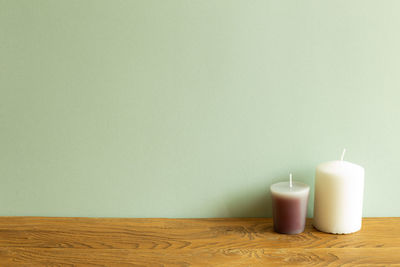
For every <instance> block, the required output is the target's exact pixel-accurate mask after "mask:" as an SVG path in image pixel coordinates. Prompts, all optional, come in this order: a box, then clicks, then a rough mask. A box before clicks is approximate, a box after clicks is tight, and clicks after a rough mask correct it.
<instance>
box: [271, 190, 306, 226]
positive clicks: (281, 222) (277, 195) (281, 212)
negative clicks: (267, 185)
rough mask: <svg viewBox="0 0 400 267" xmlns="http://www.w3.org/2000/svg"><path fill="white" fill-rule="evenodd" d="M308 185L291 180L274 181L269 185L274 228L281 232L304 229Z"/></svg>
mask: <svg viewBox="0 0 400 267" xmlns="http://www.w3.org/2000/svg"><path fill="white" fill-rule="evenodd" d="M309 191H310V187H309V186H308V185H306V184H303V183H299V182H293V186H292V188H290V186H289V182H281V183H276V184H273V185H272V186H271V196H272V212H273V220H274V230H275V231H276V232H278V233H283V234H298V233H301V232H303V231H304V227H305V222H306V214H307V203H308V195H309Z"/></svg>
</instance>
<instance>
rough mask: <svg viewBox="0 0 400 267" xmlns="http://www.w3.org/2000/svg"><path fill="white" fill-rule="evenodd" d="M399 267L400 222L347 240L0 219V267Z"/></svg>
mask: <svg viewBox="0 0 400 267" xmlns="http://www.w3.org/2000/svg"><path fill="white" fill-rule="evenodd" d="M295 265H298V266H300V265H301V266H304V265H315V266H326V265H329V266H338V265H340V266H354V265H358V266H372V265H377V266H389V265H391V266H395V265H397V266H400V218H365V219H364V220H363V229H362V230H361V231H360V232H357V233H355V234H350V235H331V234H325V233H321V232H318V231H317V230H315V229H314V228H313V227H312V226H311V221H310V220H309V221H308V222H307V227H306V230H305V232H304V233H302V234H299V235H282V234H277V233H275V232H274V231H273V228H272V221H271V219H265V218H249V219H121V218H119V219H114V218H44V217H0V266H230V267H231V266H295Z"/></svg>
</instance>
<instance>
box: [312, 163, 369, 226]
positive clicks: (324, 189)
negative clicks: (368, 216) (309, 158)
mask: <svg viewBox="0 0 400 267" xmlns="http://www.w3.org/2000/svg"><path fill="white" fill-rule="evenodd" d="M363 192H364V168H363V167H361V166H359V165H356V164H353V163H350V162H347V161H330V162H326V163H322V164H320V165H319V166H317V169H316V175H315V199H314V220H313V225H314V227H315V228H317V229H318V230H320V231H323V232H327V233H334V234H348V233H353V232H356V231H358V230H360V229H361V220H362V204H363Z"/></svg>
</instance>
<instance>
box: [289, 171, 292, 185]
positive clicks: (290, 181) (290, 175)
mask: <svg viewBox="0 0 400 267" xmlns="http://www.w3.org/2000/svg"><path fill="white" fill-rule="evenodd" d="M289 187H290V188H292V187H293V179H292V174H289Z"/></svg>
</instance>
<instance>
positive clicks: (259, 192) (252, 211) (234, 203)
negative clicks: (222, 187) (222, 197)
mask: <svg viewBox="0 0 400 267" xmlns="http://www.w3.org/2000/svg"><path fill="white" fill-rule="evenodd" d="M225 205H226V211H227V213H228V214H227V217H235V218H244V217H271V216H272V205H271V194H270V192H269V187H268V186H265V187H262V188H260V187H255V188H252V189H250V190H249V189H248V188H247V190H246V191H242V192H236V193H235V194H233V193H232V195H230V196H229V197H228V199H227V201H226V202H225Z"/></svg>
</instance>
